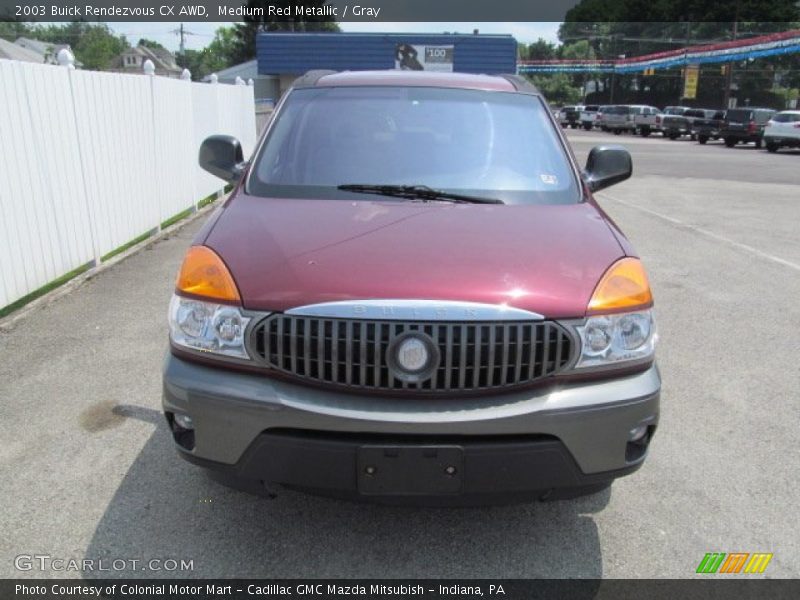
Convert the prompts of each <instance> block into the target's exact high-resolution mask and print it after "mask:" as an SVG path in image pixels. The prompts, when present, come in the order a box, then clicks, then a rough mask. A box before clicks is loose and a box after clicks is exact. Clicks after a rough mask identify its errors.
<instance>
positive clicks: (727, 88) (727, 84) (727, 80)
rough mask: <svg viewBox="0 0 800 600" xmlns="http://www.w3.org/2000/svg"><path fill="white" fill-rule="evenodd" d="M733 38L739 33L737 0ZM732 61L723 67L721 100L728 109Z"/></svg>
mask: <svg viewBox="0 0 800 600" xmlns="http://www.w3.org/2000/svg"><path fill="white" fill-rule="evenodd" d="M733 19H734V20H733V39H734V40H735V39H736V37H737V36H738V34H739V0H737V1H736V13H735V15H734V17H733ZM733 64H734V63H733V62H729V63H728V64H727V67H728V68H727V69H725V100H724V102H723V108H725V110H728V108H730V102H731V85H732V84H733Z"/></svg>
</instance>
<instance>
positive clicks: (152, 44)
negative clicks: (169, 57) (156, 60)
mask: <svg viewBox="0 0 800 600" xmlns="http://www.w3.org/2000/svg"><path fill="white" fill-rule="evenodd" d="M136 45H137V46H144V47H145V48H150V49H151V50H166V48H165V47H164V46H163V45H162V44H160V43H158V42H156V41H155V40H148V39H147V38H141V39H140V40H139V42H138V43H137V44H136Z"/></svg>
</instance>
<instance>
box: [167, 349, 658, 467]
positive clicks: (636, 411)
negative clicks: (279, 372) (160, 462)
mask: <svg viewBox="0 0 800 600" xmlns="http://www.w3.org/2000/svg"><path fill="white" fill-rule="evenodd" d="M660 386H661V379H660V376H659V373H658V369H657V368H656V367H655V366H653V367H651V368H650V369H648V370H647V371H644V372H642V373H638V374H635V375H630V376H627V377H621V378H618V379H613V380H609V381H601V382H589V383H572V384H563V385H558V386H550V387H544V388H538V389H533V390H527V391H524V392H516V393H511V394H502V395H496V396H483V397H480V398H469V399H461V400H456V399H447V398H444V399H427V400H415V399H410V398H382V397H370V396H361V395H348V394H342V393H339V392H329V391H324V390H319V389H315V388H311V387H305V386H300V385H294V384H291V383H287V382H284V381H279V380H275V379H270V378H267V377H261V376H258V375H252V374H247V373H240V372H233V371H226V370H224V369H217V368H212V367H207V366H202V365H198V364H195V363H192V362H189V361H185V360H182V359H179V358H176V357H175V356H173V355H171V354H169V353H168V355H167V357H166V359H165V362H164V396H163V404H164V411H165V412H182V413H186V414H188V415H189V416H191V418H192V420H193V421H194V427H195V436H194V437H195V445H194V448H193V450H192V451H191V452H190V454H191V455H193V458H196V459H200V460H205V461H213V462H215V463H220V464H223V465H225V464H227V465H233V464H236V463H237V462H238V461H239V460H240V459H241V458H242V456H243V455H244V454H245V451H246V450H247V449H248V448H249V447H250V446H251V444H253V442H254V441H255V440H256V439H257V438H258V437H259V435H260V434H261V433H262V432H264V431H266V430H274V429H295V430H311V431H321V432H331V433H359V434H394V435H402V434H413V435H448V436H452V435H458V436H472V435H475V436H504V435H508V436H515V435H546V436H553V437H555V438H558V439H559V440H560V441H561V442H562V443H563V444H564V446H565V447H566V448H567V450H568V451H569V453H570V454H571V455H572V457H573V458H574V459H575V462H576V463H577V465H578V467H579V468H580V470H581V471H582V472H583V473H585V474H592V473H600V472H605V471H615V470H619V469H625V468H628V467H630V466H631V465H632V464H634V463H636V462H641V460H643V458H644V457H643V456H642V457H638V458H637V459H636V460H635V461H627V460H626V446H627V443H628V438H629V432H630V430H631V429H632V428H634V427H636V426H637V425H639V424H648V425H655V424H656V423H657V421H658V411H659V392H660ZM181 451H182V452H187V451H186V450H184V449H181Z"/></svg>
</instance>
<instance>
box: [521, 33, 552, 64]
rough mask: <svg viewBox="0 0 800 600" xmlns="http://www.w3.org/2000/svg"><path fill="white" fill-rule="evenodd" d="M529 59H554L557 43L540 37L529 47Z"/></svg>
mask: <svg viewBox="0 0 800 600" xmlns="http://www.w3.org/2000/svg"><path fill="white" fill-rule="evenodd" d="M527 56H528V60H552V59H554V58H555V57H556V45H555V44H554V43H552V42H548V41H547V40H545V39H542V38H539V39H538V40H536V41H535V42H533V43H532V44H528V48H527Z"/></svg>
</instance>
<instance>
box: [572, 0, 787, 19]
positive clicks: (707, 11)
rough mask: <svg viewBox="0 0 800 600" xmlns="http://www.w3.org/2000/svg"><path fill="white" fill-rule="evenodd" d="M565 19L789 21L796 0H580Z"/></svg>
mask: <svg viewBox="0 0 800 600" xmlns="http://www.w3.org/2000/svg"><path fill="white" fill-rule="evenodd" d="M565 20H566V21H569V22H579V23H587V24H588V23H592V22H604V23H609V22H616V23H617V24H623V23H621V22H624V24H634V23H636V24H640V25H641V24H646V23H647V22H651V23H653V22H661V23H667V22H670V23H675V24H678V23H679V22H689V21H692V22H695V23H707V24H718V23H723V24H724V23H728V24H730V23H732V22H733V21H756V20H757V21H761V22H773V23H781V22H784V23H785V22H789V21H797V20H800V7H799V6H798V5H797V0H730V1H727V2H720V1H719V0H582V1H581V2H580V3H579V4H577V5H576V6H575V7H573V8H572V9H570V10H569V11H567V15H566V19H565Z"/></svg>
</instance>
